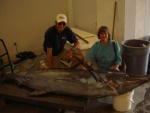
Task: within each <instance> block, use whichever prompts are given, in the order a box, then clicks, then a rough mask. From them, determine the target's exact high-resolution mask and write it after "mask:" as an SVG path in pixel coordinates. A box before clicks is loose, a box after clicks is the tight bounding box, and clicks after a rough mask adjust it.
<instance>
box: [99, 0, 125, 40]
mask: <svg viewBox="0 0 150 113" xmlns="http://www.w3.org/2000/svg"><path fill="white" fill-rule="evenodd" d="M115 1H116V12H115V17H114V11H115ZM114 20H115V22H114ZM124 23H125V2H124V0H97V29H99V27H100V26H103V25H104V26H107V27H108V28H109V30H110V34H111V35H112V32H113V25H114V37H113V39H114V40H117V41H118V42H121V41H122V40H123V39H124V37H123V35H124Z"/></svg>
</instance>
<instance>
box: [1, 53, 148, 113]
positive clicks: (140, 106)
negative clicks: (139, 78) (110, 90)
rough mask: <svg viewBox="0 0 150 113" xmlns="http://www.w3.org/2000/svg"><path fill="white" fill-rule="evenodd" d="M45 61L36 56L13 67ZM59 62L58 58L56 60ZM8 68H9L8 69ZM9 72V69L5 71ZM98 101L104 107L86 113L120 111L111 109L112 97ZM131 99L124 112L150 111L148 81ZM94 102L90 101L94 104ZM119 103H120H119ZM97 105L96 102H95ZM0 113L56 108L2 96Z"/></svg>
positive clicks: (17, 69) (36, 112)
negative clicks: (8, 99)
mask: <svg viewBox="0 0 150 113" xmlns="http://www.w3.org/2000/svg"><path fill="white" fill-rule="evenodd" d="M41 60H44V61H45V56H44V55H43V56H41V57H37V58H35V59H33V60H28V61H26V62H25V63H23V64H21V65H19V66H16V67H15V73H17V72H20V71H21V70H35V69H40V68H41V65H40V61H41ZM58 62H59V60H58ZM58 67H61V68H62V67H63V68H68V67H66V66H65V65H64V64H62V63H58ZM8 70H9V69H8ZM7 72H9V71H7ZM97 101H98V102H103V103H104V104H107V105H106V106H105V107H104V106H102V107H100V106H96V107H95V108H94V109H93V110H91V109H89V110H87V111H86V113H102V112H103V113H120V112H118V111H116V110H114V109H113V105H112V103H113V98H112V97H106V98H102V99H98V100H97ZM133 101H134V103H132V104H131V105H132V106H131V109H130V110H129V111H127V112H124V113H150V83H146V84H144V85H143V86H140V87H138V88H136V89H135V90H134V95H133ZM94 104H95V102H93V103H92V105H94ZM120 104H121V103H120ZM97 105H98V104H97ZM0 113H58V110H57V109H54V108H46V107H41V106H36V105H30V104H25V103H18V102H14V101H13V102H9V103H7V102H5V101H4V99H3V98H1V99H0ZM65 113H77V112H75V111H69V110H68V111H66V112H65Z"/></svg>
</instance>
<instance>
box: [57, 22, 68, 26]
mask: <svg viewBox="0 0 150 113" xmlns="http://www.w3.org/2000/svg"><path fill="white" fill-rule="evenodd" d="M58 25H59V26H60V25H63V26H65V25H66V23H65V22H59V23H58Z"/></svg>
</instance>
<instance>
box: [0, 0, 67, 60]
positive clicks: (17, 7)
mask: <svg viewBox="0 0 150 113" xmlns="http://www.w3.org/2000/svg"><path fill="white" fill-rule="evenodd" d="M67 7H68V6H67V0H55V1H54V0H0V38H2V39H3V40H4V41H5V43H6V45H7V48H8V51H9V53H10V56H11V58H12V57H15V55H16V49H15V46H14V42H16V43H17V44H18V50H19V52H23V51H34V52H35V53H36V54H37V53H40V52H43V40H44V33H45V31H46V30H47V28H48V27H49V26H51V25H53V24H54V21H55V17H56V15H57V14H58V13H64V14H67V13H68V12H67V11H68V9H67ZM1 52H2V49H1V51H0V53H1Z"/></svg>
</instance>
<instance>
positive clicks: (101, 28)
mask: <svg viewBox="0 0 150 113" xmlns="http://www.w3.org/2000/svg"><path fill="white" fill-rule="evenodd" d="M101 33H108V39H110V36H111V35H110V33H109V30H108V27H106V26H101V27H100V28H99V30H98V33H97V36H98V39H100V34H101Z"/></svg>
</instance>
